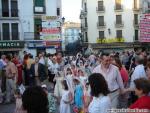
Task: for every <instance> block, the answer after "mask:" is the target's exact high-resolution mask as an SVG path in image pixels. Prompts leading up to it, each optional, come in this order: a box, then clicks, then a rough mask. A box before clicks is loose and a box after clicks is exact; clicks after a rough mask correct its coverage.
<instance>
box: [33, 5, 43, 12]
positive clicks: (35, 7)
mask: <svg viewBox="0 0 150 113" xmlns="http://www.w3.org/2000/svg"><path fill="white" fill-rule="evenodd" d="M33 8H34V9H33V10H34V14H45V13H46V8H45V6H43V7H42V6H34V7H33Z"/></svg>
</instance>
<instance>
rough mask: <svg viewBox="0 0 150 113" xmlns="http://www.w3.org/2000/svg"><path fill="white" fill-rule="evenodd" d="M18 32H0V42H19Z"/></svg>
mask: <svg viewBox="0 0 150 113" xmlns="http://www.w3.org/2000/svg"><path fill="white" fill-rule="evenodd" d="M20 35H21V33H19V32H0V40H20Z"/></svg>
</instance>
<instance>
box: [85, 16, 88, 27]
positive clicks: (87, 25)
mask: <svg viewBox="0 0 150 113" xmlns="http://www.w3.org/2000/svg"><path fill="white" fill-rule="evenodd" d="M87 26H88V25H87V18H85V27H87Z"/></svg>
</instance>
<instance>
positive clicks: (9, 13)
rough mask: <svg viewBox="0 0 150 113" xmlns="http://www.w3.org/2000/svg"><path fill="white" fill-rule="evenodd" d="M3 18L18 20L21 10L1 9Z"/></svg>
mask: <svg viewBox="0 0 150 113" xmlns="http://www.w3.org/2000/svg"><path fill="white" fill-rule="evenodd" d="M0 12H1V13H0V17H1V18H18V17H19V10H18V9H0Z"/></svg>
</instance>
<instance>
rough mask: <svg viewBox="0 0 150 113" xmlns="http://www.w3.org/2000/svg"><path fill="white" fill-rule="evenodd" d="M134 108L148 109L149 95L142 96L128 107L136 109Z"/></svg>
mask: <svg viewBox="0 0 150 113" xmlns="http://www.w3.org/2000/svg"><path fill="white" fill-rule="evenodd" d="M136 108H138V109H149V110H150V96H142V97H141V98H139V99H138V100H137V101H136V102H135V103H133V104H132V105H131V106H130V109H136Z"/></svg>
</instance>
